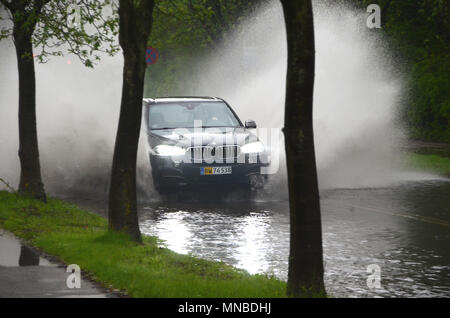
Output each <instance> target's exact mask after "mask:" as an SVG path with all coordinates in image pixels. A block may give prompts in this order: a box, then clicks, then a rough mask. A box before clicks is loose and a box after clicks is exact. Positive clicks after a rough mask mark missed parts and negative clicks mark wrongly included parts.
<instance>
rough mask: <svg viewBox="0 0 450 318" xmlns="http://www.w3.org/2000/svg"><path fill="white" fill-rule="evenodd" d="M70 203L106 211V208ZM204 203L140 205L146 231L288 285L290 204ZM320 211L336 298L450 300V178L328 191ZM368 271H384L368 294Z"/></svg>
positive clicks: (190, 251) (180, 248)
mask: <svg viewBox="0 0 450 318" xmlns="http://www.w3.org/2000/svg"><path fill="white" fill-rule="evenodd" d="M205 195H206V194H205ZM72 201H75V202H76V203H78V204H79V205H81V206H83V207H86V208H90V209H93V210H96V211H101V212H102V213H105V211H106V209H105V204H104V202H93V201H80V200H78V199H77V200H72ZM204 201H208V202H209V203H204ZM204 201H203V203H200V202H194V203H193V202H191V203H186V202H171V203H168V202H153V203H147V204H142V205H141V206H140V211H139V213H140V227H141V231H142V232H143V233H145V234H149V235H156V236H158V237H159V238H161V239H162V240H164V241H165V243H164V244H165V245H166V246H167V247H168V248H170V249H172V250H174V251H176V252H179V253H184V254H192V255H196V256H199V257H202V258H206V259H210V260H218V261H223V262H225V263H228V264H231V265H234V266H237V267H240V268H243V269H246V270H247V271H248V272H250V273H267V274H273V275H275V276H277V277H279V278H281V279H284V280H285V279H287V265H288V264H287V261H288V252H289V212H288V205H287V203H286V202H274V201H267V200H261V201H256V202H250V203H249V202H246V203H243V202H233V201H230V200H222V201H215V198H212V199H211V197H209V198H205V200H204ZM321 207H322V221H323V244H324V259H325V283H326V286H327V290H328V292H329V293H330V294H331V295H333V296H336V297H436V296H440V297H450V248H449V247H450V182H449V179H441V180H430V181H414V182H412V181H411V182H405V183H399V184H397V185H396V186H391V187H385V188H365V189H334V190H326V191H322V192H321ZM371 264H376V265H378V266H379V267H380V269H381V288H375V289H370V288H368V287H367V278H368V276H369V275H370V274H369V273H368V272H367V267H368V266H369V265H371Z"/></svg>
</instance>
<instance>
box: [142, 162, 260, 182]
mask: <svg viewBox="0 0 450 318" xmlns="http://www.w3.org/2000/svg"><path fill="white" fill-rule="evenodd" d="M150 162H151V166H152V175H153V178H154V180H155V179H157V180H158V186H160V187H165V188H183V187H197V186H225V187H227V186H235V185H247V186H251V185H252V184H254V183H261V182H262V180H265V179H266V176H265V175H261V167H263V166H266V165H265V164H262V163H260V162H257V163H189V162H188V163H186V162H176V161H174V160H172V158H166V157H158V156H152V155H151V156H150ZM224 166H227V167H231V174H220V175H202V174H201V173H200V169H201V168H202V167H224Z"/></svg>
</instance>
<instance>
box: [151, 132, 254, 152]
mask: <svg viewBox="0 0 450 318" xmlns="http://www.w3.org/2000/svg"><path fill="white" fill-rule="evenodd" d="M148 140H149V144H150V146H151V147H152V148H153V147H155V146H157V145H158V144H178V145H180V146H183V147H189V146H192V145H195V146H201V145H202V146H205V145H230V144H233V145H244V144H246V143H249V142H254V141H257V140H258V138H257V137H256V136H255V135H254V134H253V133H252V132H250V131H249V130H247V129H245V128H244V127H238V128H232V127H211V128H181V129H180V128H178V129H163V130H152V131H150V132H149V133H148Z"/></svg>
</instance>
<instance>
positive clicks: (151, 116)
mask: <svg viewBox="0 0 450 318" xmlns="http://www.w3.org/2000/svg"><path fill="white" fill-rule="evenodd" d="M148 120H149V127H150V129H153V130H156V129H172V128H194V127H198V126H201V127H204V128H207V127H240V126H241V124H240V122H239V120H238V119H237V118H236V116H235V115H234V114H233V112H232V111H231V109H230V108H229V107H228V106H227V105H226V104H225V103H223V102H196V103H191V102H178V103H162V104H154V105H151V106H150V109H149V112H148ZM194 121H200V122H196V123H195V125H194Z"/></svg>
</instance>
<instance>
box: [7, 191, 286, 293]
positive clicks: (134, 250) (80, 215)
mask: <svg viewBox="0 0 450 318" xmlns="http://www.w3.org/2000/svg"><path fill="white" fill-rule="evenodd" d="M0 227H2V228H4V229H6V230H8V231H10V232H12V233H14V234H15V235H16V236H18V237H20V238H23V239H25V240H27V241H28V242H30V244H31V245H33V246H35V247H38V248H40V249H42V250H43V251H45V252H46V253H48V254H50V255H54V256H57V257H58V258H60V259H61V260H63V261H64V262H65V263H66V264H78V265H79V266H80V268H81V270H83V271H85V272H88V273H89V275H90V277H91V278H93V279H95V280H96V281H98V282H100V283H102V284H103V285H104V286H105V287H109V286H112V288H114V289H120V290H122V291H126V292H127V293H128V295H130V296H132V297H175V298H177V297H189V298H190V297H212V298H213V297H223V298H241V297H242V298H243V297H251V298H254V297H256V298H266V297H285V291H286V283H285V282H283V281H281V280H279V279H276V278H275V277H271V276H267V275H250V274H249V273H247V272H246V271H244V270H240V269H236V268H234V267H232V266H229V265H227V264H225V263H223V262H215V261H208V260H203V259H199V258H197V257H193V256H191V255H181V254H177V253H175V252H173V251H171V250H169V249H167V248H164V247H161V243H162V242H161V241H159V240H158V239H157V238H156V237H152V236H144V238H143V240H144V243H143V244H142V245H140V244H136V243H134V242H132V241H131V240H130V239H129V237H128V236H127V235H126V234H123V233H116V232H111V231H108V224H107V221H106V220H105V219H104V218H102V217H100V216H98V215H95V214H93V213H90V212H87V211H84V210H82V209H80V208H78V207H77V206H75V205H73V204H69V203H67V202H64V201H62V200H57V199H52V198H49V200H48V203H47V204H45V203H42V202H40V201H37V200H33V199H29V198H25V197H23V196H20V195H18V194H16V193H10V192H6V191H0Z"/></svg>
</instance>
